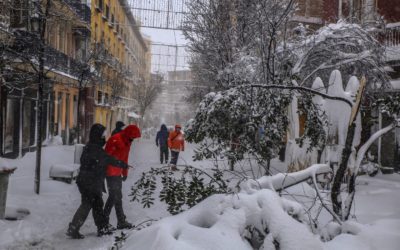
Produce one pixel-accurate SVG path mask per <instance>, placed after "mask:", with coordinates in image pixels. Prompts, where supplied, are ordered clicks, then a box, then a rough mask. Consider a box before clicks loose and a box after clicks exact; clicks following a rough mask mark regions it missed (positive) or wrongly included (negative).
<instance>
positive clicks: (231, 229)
mask: <svg viewBox="0 0 400 250" xmlns="http://www.w3.org/2000/svg"><path fill="white" fill-rule="evenodd" d="M302 211H303V210H302V209H301V206H300V205H299V204H298V203H295V202H292V201H289V200H287V199H284V198H281V197H279V196H278V195H277V194H276V193H275V192H274V191H272V190H268V189H262V190H258V191H256V192H254V193H253V194H248V193H239V194H234V195H213V196H211V197H209V198H207V199H206V200H204V201H203V202H201V203H199V204H198V205H196V206H195V207H193V208H192V209H190V210H188V211H185V212H183V213H181V214H178V215H176V216H171V217H167V218H164V219H162V220H161V221H159V222H158V223H156V224H154V225H153V226H150V227H148V228H146V229H143V230H142V231H139V232H138V233H135V234H134V235H132V237H130V238H129V239H128V240H127V242H126V245H125V246H126V247H125V248H123V249H132V250H133V249H149V250H150V249H152V250H156V249H160V250H167V249H186V250H200V249H202V250H204V249H208V250H214V249H215V250H217V249H218V250H222V249H227V250H228V249H229V250H235V249H237V250H246V249H249V250H250V249H254V248H253V246H252V245H251V244H250V242H252V243H253V244H254V245H256V244H257V243H258V244H260V245H262V246H263V248H261V249H275V247H274V244H279V246H280V249H297V250H302V249H304V250H306V249H307V250H308V249H323V248H322V242H321V241H320V240H319V238H318V236H316V235H314V234H312V233H311V232H310V230H309V229H308V228H307V226H306V225H304V224H302V223H300V222H299V221H297V220H295V219H294V218H293V217H292V216H291V215H298V216H300V215H302ZM253 227H254V228H253ZM249 228H251V230H253V232H254V231H257V232H259V233H260V234H266V237H265V239H262V238H263V237H262V238H261V242H257V240H260V239H249V241H250V242H249V241H248V240H246V238H247V237H251V235H250V234H249ZM266 231H268V232H266ZM252 238H254V237H252ZM277 242H278V243H277Z"/></svg>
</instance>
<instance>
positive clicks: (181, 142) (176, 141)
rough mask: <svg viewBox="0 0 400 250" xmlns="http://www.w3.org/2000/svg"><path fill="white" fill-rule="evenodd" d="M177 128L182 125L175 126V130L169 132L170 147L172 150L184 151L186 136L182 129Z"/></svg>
mask: <svg viewBox="0 0 400 250" xmlns="http://www.w3.org/2000/svg"><path fill="white" fill-rule="evenodd" d="M177 128H181V126H180V125H176V126H175V130H174V131H172V132H171V133H169V136H168V147H169V148H170V149H171V150H172V151H178V152H179V151H184V150H185V138H184V136H183V134H182V132H181V131H179V132H178V131H176V129H177Z"/></svg>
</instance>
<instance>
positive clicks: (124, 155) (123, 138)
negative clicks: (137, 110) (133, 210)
mask: <svg viewBox="0 0 400 250" xmlns="http://www.w3.org/2000/svg"><path fill="white" fill-rule="evenodd" d="M140 136H141V135H140V129H139V128H138V127H137V126H136V125H129V126H127V127H126V128H125V129H124V130H122V131H121V132H119V133H117V134H115V135H113V136H111V137H110V139H108V141H107V144H106V148H105V150H106V152H107V153H108V154H109V155H111V156H114V157H115V158H116V159H118V160H121V161H123V162H125V163H128V157H129V151H130V149H131V144H132V141H133V140H134V139H136V138H139V137H140ZM127 177H128V169H121V168H118V167H116V166H113V165H108V166H107V170H106V180H107V187H108V192H109V196H108V199H107V202H106V205H105V206H104V215H105V216H106V220H107V221H108V222H109V221H110V220H109V218H110V213H111V210H112V208H113V207H114V206H115V212H116V214H117V220H118V224H117V228H118V229H124V228H132V224H131V223H129V222H127V221H126V216H125V214H124V210H123V208H122V181H126V179H127Z"/></svg>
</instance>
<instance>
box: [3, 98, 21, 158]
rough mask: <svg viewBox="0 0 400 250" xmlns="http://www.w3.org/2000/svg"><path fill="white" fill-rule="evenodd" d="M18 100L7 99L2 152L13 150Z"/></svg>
mask: <svg viewBox="0 0 400 250" xmlns="http://www.w3.org/2000/svg"><path fill="white" fill-rule="evenodd" d="M18 106H19V105H18V100H16V99H7V112H6V127H5V134H4V153H11V152H13V151H14V144H15V143H17V142H16V141H15V139H16V138H15V133H16V132H17V131H16V128H17V126H16V122H17V115H18Z"/></svg>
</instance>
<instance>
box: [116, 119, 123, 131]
mask: <svg viewBox="0 0 400 250" xmlns="http://www.w3.org/2000/svg"><path fill="white" fill-rule="evenodd" d="M124 126H125V123H123V122H121V121H117V122H116V123H115V128H116V129H122V128H123V127H124Z"/></svg>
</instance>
